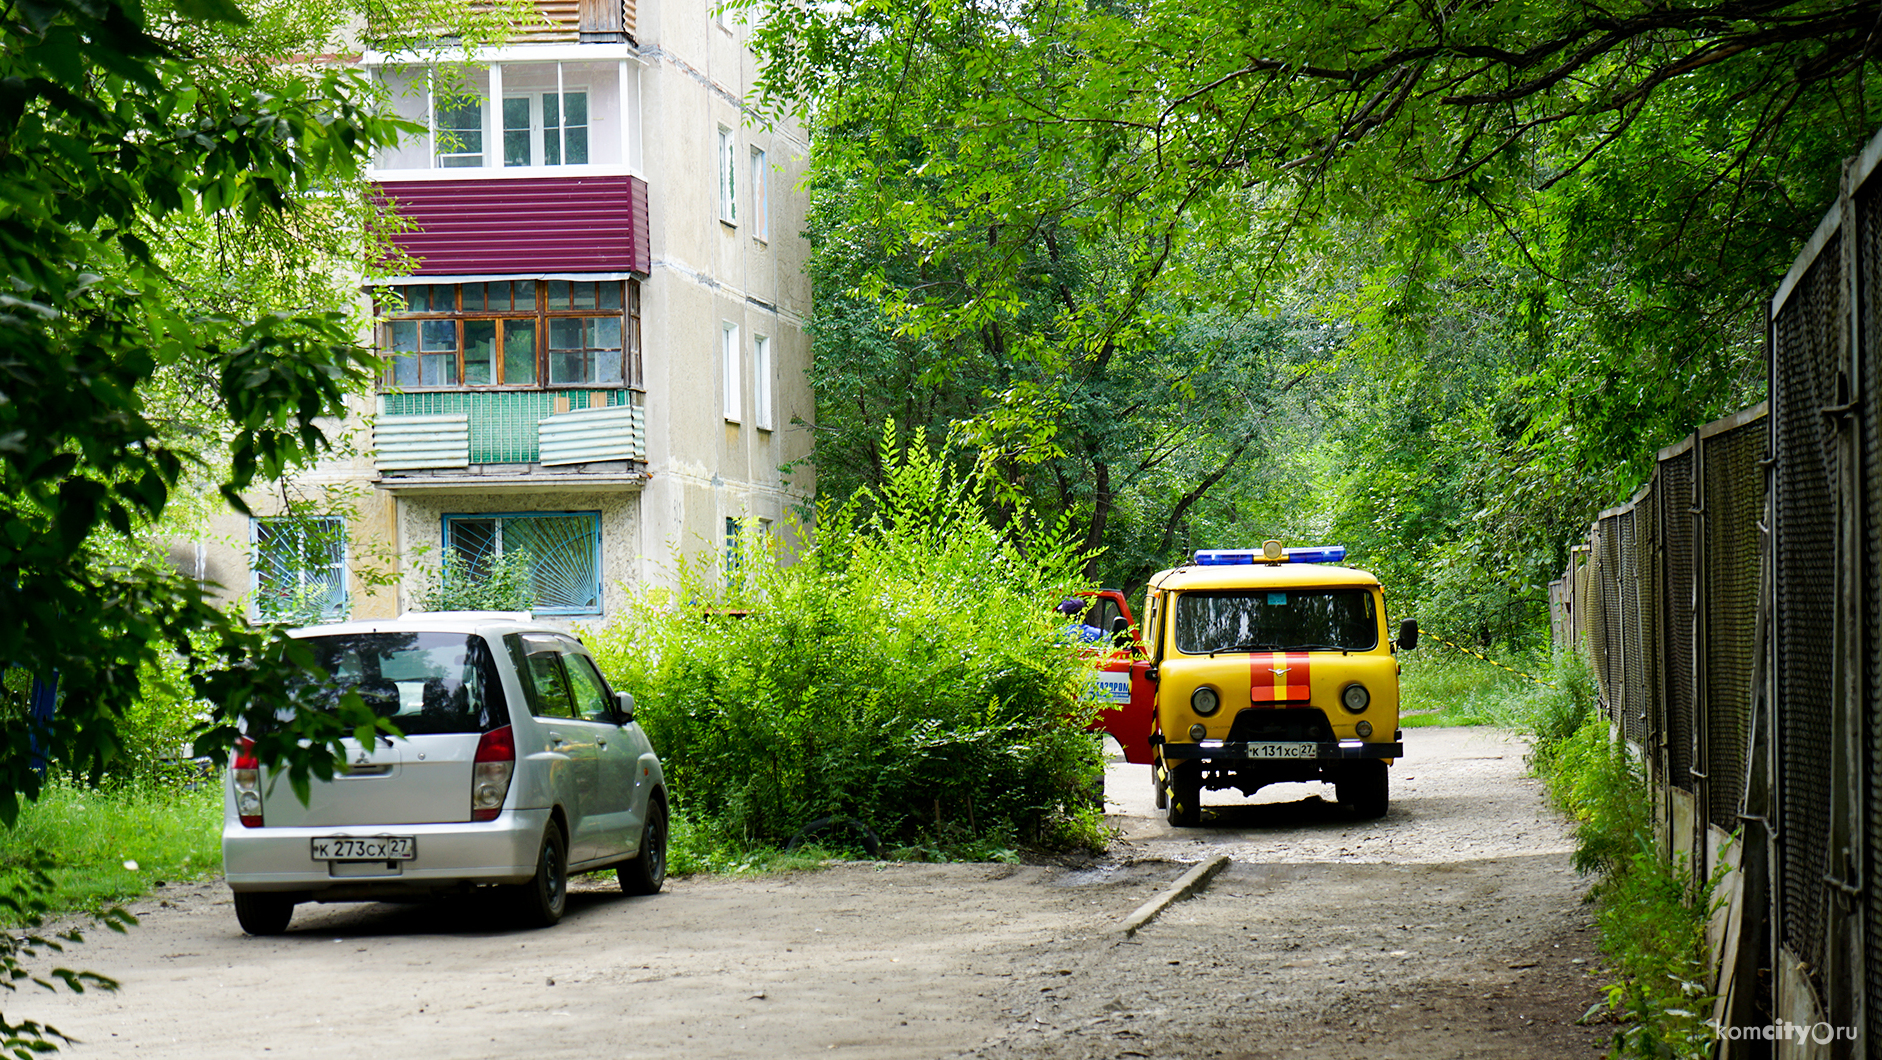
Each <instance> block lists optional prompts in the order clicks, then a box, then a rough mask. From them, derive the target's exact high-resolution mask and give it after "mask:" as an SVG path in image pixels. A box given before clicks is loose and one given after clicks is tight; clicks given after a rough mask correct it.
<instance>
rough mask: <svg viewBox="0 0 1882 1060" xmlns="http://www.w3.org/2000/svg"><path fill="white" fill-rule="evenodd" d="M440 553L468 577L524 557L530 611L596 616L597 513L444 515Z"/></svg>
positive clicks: (598, 582) (598, 583) (598, 584)
mask: <svg viewBox="0 0 1882 1060" xmlns="http://www.w3.org/2000/svg"><path fill="white" fill-rule="evenodd" d="M444 547H445V548H446V549H447V550H449V551H450V552H451V553H452V554H453V555H454V556H456V557H457V561H458V563H460V564H462V566H463V569H465V570H468V571H470V572H472V573H473V575H474V574H475V573H476V572H478V571H480V570H487V569H488V568H489V561H490V560H491V559H493V558H495V557H498V556H509V555H514V554H515V553H518V552H527V553H529V576H530V584H531V586H532V587H533V588H534V590H535V597H536V598H535V601H534V603H533V604H532V605H531V610H533V611H535V612H536V613H538V614H545V615H598V614H600V613H601V513H600V512H513V513H511V512H506V513H503V514H492V515H447V516H445V517H444Z"/></svg>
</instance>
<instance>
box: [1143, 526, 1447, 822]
mask: <svg viewBox="0 0 1882 1060" xmlns="http://www.w3.org/2000/svg"><path fill="white" fill-rule="evenodd" d="M1345 558H1346V550H1345V549H1343V548H1339V547H1337V546H1335V547H1330V548H1291V549H1290V548H1284V547H1282V545H1281V542H1279V541H1269V542H1266V543H1265V544H1264V545H1263V546H1262V547H1261V548H1260V549H1242V550H1232V549H1223V550H1206V551H1199V552H1197V553H1196V554H1195V556H1194V557H1193V562H1191V563H1190V564H1188V565H1186V566H1182V567H1177V568H1175V569H1174V570H1166V571H1161V572H1159V573H1158V574H1157V575H1155V576H1154V577H1152V578H1151V579H1150V589H1149V592H1148V597H1147V600H1146V602H1145V607H1144V613H1143V619H1144V642H1145V648H1146V655H1147V658H1146V659H1145V660H1144V664H1145V665H1146V674H1145V676H1146V677H1147V678H1149V680H1150V682H1151V685H1152V687H1154V689H1155V693H1154V694H1155V698H1156V709H1155V712H1154V715H1153V720H1152V723H1151V724H1152V731H1151V734H1150V743H1151V745H1152V747H1153V754H1154V758H1155V761H1154V762H1153V763H1152V765H1151V771H1152V777H1153V780H1154V782H1155V784H1156V797H1157V808H1158V809H1167V810H1168V811H1169V815H1170V823H1171V824H1174V825H1181V826H1189V825H1194V824H1196V823H1198V820H1199V816H1198V815H1199V813H1200V810H1201V798H1202V793H1203V791H1205V790H1222V789H1226V788H1236V789H1239V790H1240V791H1241V792H1242V793H1243V794H1253V793H1254V792H1255V791H1256V790H1257V789H1260V788H1262V787H1265V786H1266V785H1269V784H1279V783H1285V782H1290V781H1309V780H1319V781H1325V782H1327V783H1330V784H1332V785H1333V786H1334V788H1335V790H1336V792H1337V794H1338V797H1339V801H1340V802H1342V803H1345V804H1347V805H1349V806H1351V807H1352V808H1353V810H1354V811H1355V812H1357V813H1358V815H1359V816H1361V817H1382V816H1384V815H1385V811H1386V806H1387V803H1388V802H1389V801H1390V798H1391V785H1390V780H1389V775H1388V768H1389V766H1390V765H1391V763H1392V761H1393V760H1394V759H1397V758H1399V757H1401V756H1402V755H1403V754H1404V745H1403V744H1402V743H1400V742H1399V741H1400V739H1401V736H1400V732H1399V728H1398V672H1399V671H1398V660H1397V659H1396V658H1394V657H1393V652H1394V650H1395V649H1398V648H1412V647H1414V646H1416V645H1417V643H1418V623H1417V622H1416V621H1414V620H1412V619H1406V620H1405V621H1404V622H1402V623H1400V625H1399V631H1398V637H1397V639H1396V641H1394V640H1392V639H1389V638H1388V636H1387V634H1386V624H1385V623H1386V617H1385V595H1384V592H1383V590H1382V589H1381V588H1380V586H1379V579H1377V578H1375V577H1373V576H1372V575H1371V574H1369V573H1367V572H1366V571H1363V570H1354V569H1352V568H1349V567H1341V566H1334V565H1333V564H1335V563H1337V562H1338V561H1339V560H1342V559H1345Z"/></svg>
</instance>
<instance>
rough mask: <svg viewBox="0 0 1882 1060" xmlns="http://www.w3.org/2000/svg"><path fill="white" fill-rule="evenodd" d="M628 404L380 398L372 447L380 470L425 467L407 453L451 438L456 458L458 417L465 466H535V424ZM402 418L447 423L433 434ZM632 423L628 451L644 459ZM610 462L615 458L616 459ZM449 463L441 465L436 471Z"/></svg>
mask: <svg viewBox="0 0 1882 1060" xmlns="http://www.w3.org/2000/svg"><path fill="white" fill-rule="evenodd" d="M558 398H563V399H566V400H567V407H566V408H565V409H563V410H562V411H561V412H560V413H558V411H557V408H556V404H557V399H558ZM634 405H635V400H634V392H633V391H631V390H483V391H479V390H458V391H421V392H417V393H405V394H398V393H394V394H381V395H380V423H379V426H378V430H377V432H376V436H375V446H376V447H377V448H378V450H379V453H380V463H381V465H382V466H389V467H414V466H427V464H429V463H431V462H430V461H426V460H423V459H420V460H418V461H416V462H414V461H413V460H411V459H410V455H411V452H412V451H413V450H420V449H424V448H425V446H426V445H427V444H428V443H430V444H435V443H438V442H440V441H442V442H443V443H444V445H445V446H446V447H447V448H450V447H452V443H451V441H450V438H451V437H452V436H455V438H456V439H457V441H456V443H455V446H456V447H457V448H456V452H457V453H459V454H460V455H461V454H462V452H463V450H462V448H461V446H462V445H463V441H462V439H463V430H464V427H463V423H462V421H461V420H457V417H459V416H462V417H466V418H468V420H469V428H470V463H472V464H528V463H535V462H537V461H540V460H542V447H541V442H540V440H539V437H538V431H537V424H538V423H539V422H540V421H542V420H546V419H548V418H550V417H551V416H555V415H558V414H560V415H567V414H569V413H571V412H585V411H589V410H598V409H608V408H618V407H622V406H627V407H632V406H634ZM406 416H426V417H448V418H449V421H450V422H444V423H440V425H439V426H438V427H437V428H436V430H433V429H432V428H431V426H430V424H429V422H428V421H422V420H408V421H403V423H401V421H400V420H399V417H406ZM632 421H633V424H634V430H633V435H634V436H633V438H632V448H633V449H634V451H635V454H636V458H644V457H642V456H641V455H640V454H641V453H642V452H644V450H643V447H642V446H641V444H640V439H639V437H638V434H639V424H640V417H639V416H638V415H636V416H634V417H632ZM615 458H617V459H618V455H616V456H615ZM449 464H450V462H449V461H447V462H444V463H441V464H439V465H438V466H449Z"/></svg>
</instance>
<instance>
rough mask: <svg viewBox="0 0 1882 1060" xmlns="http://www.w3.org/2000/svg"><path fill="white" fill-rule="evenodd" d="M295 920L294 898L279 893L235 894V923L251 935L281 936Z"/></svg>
mask: <svg viewBox="0 0 1882 1060" xmlns="http://www.w3.org/2000/svg"><path fill="white" fill-rule="evenodd" d="M292 919H294V896H293V895H291V894H282V893H280V892H278V891H237V892H235V922H236V923H238V924H240V925H242V930H243V931H246V932H247V933H249V934H250V935H279V934H281V933H282V932H283V931H286V930H287V929H288V921H290V920H292Z"/></svg>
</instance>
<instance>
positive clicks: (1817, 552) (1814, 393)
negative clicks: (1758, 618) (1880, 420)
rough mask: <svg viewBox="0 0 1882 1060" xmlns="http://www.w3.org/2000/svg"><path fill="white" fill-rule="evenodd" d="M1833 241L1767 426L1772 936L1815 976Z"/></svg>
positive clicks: (1838, 302) (1801, 308) (1825, 784)
mask: <svg viewBox="0 0 1882 1060" xmlns="http://www.w3.org/2000/svg"><path fill="white" fill-rule="evenodd" d="M1840 238H1841V237H1840V235H1839V236H1833V237H1832V238H1831V239H1830V241H1829V244H1828V245H1826V246H1825V247H1824V248H1823V251H1822V253H1820V254H1819V255H1818V256H1817V259H1816V262H1815V263H1814V264H1812V265H1811V266H1810V268H1809V270H1808V271H1807V272H1806V273H1805V274H1804V277H1803V282H1802V283H1800V284H1799V285H1798V286H1797V288H1796V289H1795V290H1794V291H1793V292H1792V294H1791V297H1790V300H1789V301H1788V302H1787V303H1786V304H1785V305H1784V307H1783V310H1782V312H1780V313H1779V315H1778V316H1777V319H1776V320H1775V322H1774V324H1775V329H1774V330H1775V336H1774V342H1773V349H1772V357H1773V361H1772V375H1771V416H1772V421H1773V430H1774V436H1775V440H1776V447H1777V452H1776V453H1775V456H1776V457H1777V460H1778V462H1779V465H1780V466H1781V467H1782V469H1783V470H1782V473H1781V474H1779V475H1778V476H1777V510H1776V512H1775V519H1776V526H1775V528H1774V530H1775V538H1776V542H1775V543H1776V548H1775V550H1774V563H1775V566H1776V569H1775V571H1774V572H1773V573H1774V575H1775V577H1774V579H1773V580H1774V584H1775V588H1776V599H1775V601H1774V603H1775V614H1774V618H1775V632H1776V636H1777V652H1776V658H1775V662H1776V673H1775V687H1776V708H1777V709H1776V720H1777V726H1776V734H1775V735H1776V744H1777V754H1778V777H1777V812H1778V820H1777V823H1778V839H1779V843H1778V865H1777V873H1776V874H1777V880H1778V893H1779V896H1780V897H1779V924H1778V937H1779V938H1780V939H1781V940H1782V941H1783V942H1784V943H1785V944H1786V945H1788V946H1789V947H1790V948H1791V951H1792V952H1794V953H1795V954H1797V955H1798V957H1800V958H1801V959H1803V960H1804V961H1805V962H1807V963H1808V964H1809V965H1810V966H1811V967H1813V968H1821V967H1822V966H1823V963H1824V954H1825V949H1826V947H1825V937H1824V936H1825V928H1826V924H1825V922H1824V906H1825V901H1824V899H1825V895H1824V882H1823V876H1824V873H1825V872H1826V871H1827V870H1828V868H1829V864H1828V858H1827V853H1828V846H1829V835H1828V829H1829V818H1830V775H1829V774H1830V771H1829V763H1830V723H1831V710H1832V705H1831V701H1830V695H1831V689H1830V671H1831V667H1832V665H1833V662H1834V660H1833V659H1832V657H1831V653H1832V644H1833V642H1834V636H1835V628H1834V619H1835V612H1834V600H1835V591H1836V585H1835V562H1834V561H1835V555H1836V554H1835V545H1836V542H1835V536H1834V535H1835V523H1834V501H1835V495H1834V490H1833V481H1834V480H1833V478H1832V476H1833V474H1834V472H1833V464H1832V461H1833V460H1834V451H1833V449H1832V445H1833V438H1834V435H1833V433H1832V431H1831V430H1830V429H1829V426H1830V425H1829V423H1828V421H1826V420H1825V418H1824V416H1823V415H1822V413H1821V410H1822V409H1824V408H1826V407H1828V406H1829V405H1831V404H1833V403H1834V401H1833V395H1834V392H1835V385H1834V380H1835V377H1836V364H1835V353H1836V347H1837V334H1836V331H1837V327H1838V323H1839V321H1838V313H1839V311H1840V310H1841V308H1842V287H1843V284H1842V276H1841V271H1842V268H1841V262H1842V257H1841V248H1840V246H1839V242H1840Z"/></svg>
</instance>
